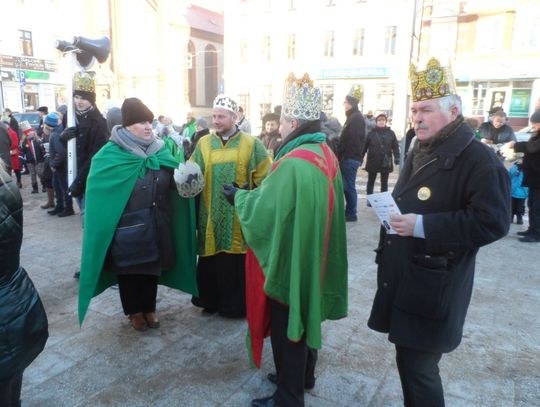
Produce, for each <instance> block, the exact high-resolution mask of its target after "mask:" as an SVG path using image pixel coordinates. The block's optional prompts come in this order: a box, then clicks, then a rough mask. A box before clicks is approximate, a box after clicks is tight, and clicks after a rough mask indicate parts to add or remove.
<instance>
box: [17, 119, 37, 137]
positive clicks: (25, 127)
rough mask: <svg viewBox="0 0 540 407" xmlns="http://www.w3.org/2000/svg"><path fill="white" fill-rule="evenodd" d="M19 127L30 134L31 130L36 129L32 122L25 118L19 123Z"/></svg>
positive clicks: (24, 132)
mask: <svg viewBox="0 0 540 407" xmlns="http://www.w3.org/2000/svg"><path fill="white" fill-rule="evenodd" d="M19 128H20V129H21V131H22V132H23V134H28V133H30V132H31V131H34V128H33V127H32V126H31V125H30V122H29V121H28V120H24V121H22V122H20V123H19Z"/></svg>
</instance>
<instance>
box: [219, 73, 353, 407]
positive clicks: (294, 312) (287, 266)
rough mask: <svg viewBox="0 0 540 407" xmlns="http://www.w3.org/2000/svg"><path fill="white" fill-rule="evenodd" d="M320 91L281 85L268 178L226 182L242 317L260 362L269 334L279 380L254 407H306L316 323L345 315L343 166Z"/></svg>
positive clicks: (303, 84) (317, 340)
mask: <svg viewBox="0 0 540 407" xmlns="http://www.w3.org/2000/svg"><path fill="white" fill-rule="evenodd" d="M321 108H322V94H321V92H320V90H319V89H318V88H316V87H314V86H313V81H311V79H310V78H309V76H308V74H307V73H306V74H305V75H304V76H303V77H302V78H301V79H296V78H295V77H294V75H293V74H291V75H290V76H289V78H288V80H287V82H286V85H285V94H284V100H283V108H282V113H281V118H280V128H279V131H280V133H281V136H282V138H283V142H282V143H281V146H280V147H279V148H278V150H277V153H276V157H275V160H276V161H275V162H274V164H273V166H272V170H271V172H270V174H269V175H268V177H267V178H265V179H264V181H263V182H262V184H261V185H260V186H259V188H257V189H255V190H251V191H248V190H242V189H238V188H236V187H235V186H233V185H226V186H224V194H225V195H226V196H227V197H228V199H229V201H230V202H231V203H232V204H234V206H235V208H236V212H237V214H238V220H239V223H240V226H241V228H242V232H243V234H244V238H245V240H246V243H247V245H248V247H249V251H248V255H247V258H246V285H247V290H246V292H247V318H248V325H249V337H250V341H249V344H250V346H251V350H252V354H251V356H252V357H253V361H254V363H255V365H257V366H259V367H260V364H261V353H262V345H263V340H264V337H265V336H268V334H270V337H271V343H272V352H273V356H274V364H275V367H276V373H275V374H273V373H271V374H269V375H268V379H269V380H270V381H272V382H274V383H276V384H277V390H276V391H275V392H274V394H273V395H272V396H269V397H265V398H261V399H255V400H253V401H252V402H251V405H252V406H254V407H264V406H266V407H270V406H282V407H283V406H287V407H296V406H303V405H304V389H311V388H313V387H314V386H315V376H314V370H315V364H316V361H317V351H316V349H320V348H321V323H322V321H324V320H326V319H339V318H344V317H345V316H346V315H347V241H346V236H345V213H344V202H343V184H342V180H341V174H340V171H339V163H338V160H337V158H336V156H335V155H334V153H333V152H332V150H331V149H330V147H328V145H327V144H326V142H325V140H326V136H325V135H324V133H321V122H320V120H319V118H320V113H321Z"/></svg>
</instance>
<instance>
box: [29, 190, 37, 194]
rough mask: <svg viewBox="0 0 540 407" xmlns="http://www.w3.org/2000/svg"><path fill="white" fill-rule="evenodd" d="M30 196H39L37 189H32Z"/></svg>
mask: <svg viewBox="0 0 540 407" xmlns="http://www.w3.org/2000/svg"><path fill="white" fill-rule="evenodd" d="M30 193H31V194H39V191H38V190H37V189H33V190H32V192H30Z"/></svg>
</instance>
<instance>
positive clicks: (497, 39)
mask: <svg viewBox="0 0 540 407" xmlns="http://www.w3.org/2000/svg"><path fill="white" fill-rule="evenodd" d="M502 17H504V16H502ZM502 17H501V16H500V15H497V16H486V17H482V18H479V19H478V23H477V31H476V51H477V52H479V53H482V54H490V53H494V52H498V51H499V50H500V49H501V47H502V44H503V43H504V41H503V39H504V20H503V19H502Z"/></svg>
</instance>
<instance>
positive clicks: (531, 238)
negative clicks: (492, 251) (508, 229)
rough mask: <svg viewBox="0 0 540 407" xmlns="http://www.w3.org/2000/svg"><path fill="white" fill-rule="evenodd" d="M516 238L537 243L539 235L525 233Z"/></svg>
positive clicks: (539, 239)
mask: <svg viewBox="0 0 540 407" xmlns="http://www.w3.org/2000/svg"><path fill="white" fill-rule="evenodd" d="M518 240H519V241H520V242H524V243H538V242H540V236H536V235H526V236H523V237H520V238H519V239H518Z"/></svg>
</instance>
